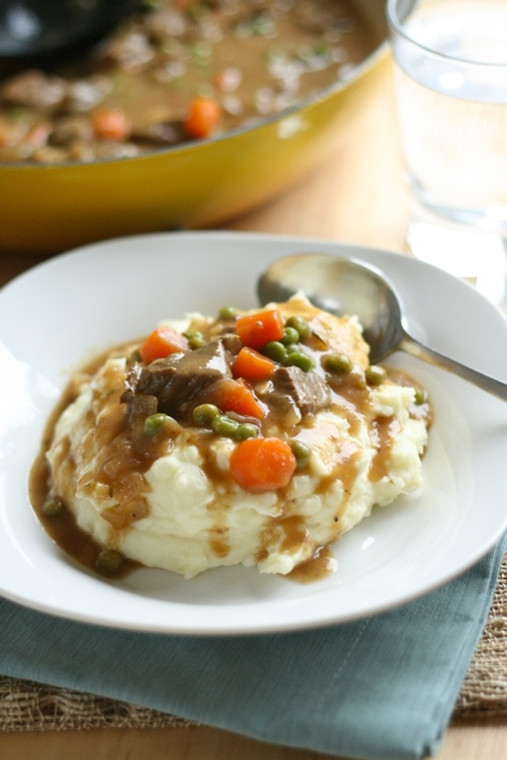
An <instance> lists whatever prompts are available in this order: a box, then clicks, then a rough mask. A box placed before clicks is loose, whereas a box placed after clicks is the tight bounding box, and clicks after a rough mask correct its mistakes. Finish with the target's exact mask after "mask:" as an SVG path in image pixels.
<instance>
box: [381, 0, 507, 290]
mask: <svg viewBox="0 0 507 760" xmlns="http://www.w3.org/2000/svg"><path fill="white" fill-rule="evenodd" d="M387 19H388V23H389V28H390V37H391V45H392V52H393V58H394V62H395V77H396V91H397V104H398V113H399V125H400V137H401V147H402V153H403V158H404V162H405V169H406V178H407V182H408V186H409V190H410V193H409V195H410V203H411V208H410V221H409V226H408V232H407V241H408V244H409V246H410V248H411V249H412V251H413V253H414V254H415V255H416V256H418V257H419V258H423V259H426V260H428V261H430V262H431V263H433V264H436V265H437V266H440V267H442V268H444V269H447V270H449V271H451V272H453V273H454V274H456V275H458V276H461V277H465V278H468V279H470V280H471V281H473V282H474V284H475V285H477V286H478V287H479V288H480V289H483V290H484V291H487V292H486V295H488V296H489V297H490V298H492V300H494V301H496V302H498V303H500V302H501V301H502V299H503V298H504V296H505V282H506V273H507V262H506V255H505V243H506V240H507V0H388V1H387Z"/></svg>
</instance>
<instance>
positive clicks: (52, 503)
mask: <svg viewBox="0 0 507 760" xmlns="http://www.w3.org/2000/svg"><path fill="white" fill-rule="evenodd" d="M64 509H65V504H64V503H63V501H62V499H60V497H59V496H48V498H47V499H46V501H45V502H44V504H43V505H42V514H44V515H46V517H59V516H60V515H61V514H63V511H64Z"/></svg>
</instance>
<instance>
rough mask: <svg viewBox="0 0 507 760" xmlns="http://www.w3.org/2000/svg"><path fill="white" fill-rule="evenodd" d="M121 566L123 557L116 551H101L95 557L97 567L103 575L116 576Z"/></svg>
mask: <svg viewBox="0 0 507 760" xmlns="http://www.w3.org/2000/svg"><path fill="white" fill-rule="evenodd" d="M122 565H123V557H122V555H121V554H120V552H117V551H116V549H103V550H102V551H101V552H100V554H99V556H98V557H97V567H98V569H99V570H100V572H101V573H104V574H105V575H117V574H118V573H119V572H120V570H121V567H122Z"/></svg>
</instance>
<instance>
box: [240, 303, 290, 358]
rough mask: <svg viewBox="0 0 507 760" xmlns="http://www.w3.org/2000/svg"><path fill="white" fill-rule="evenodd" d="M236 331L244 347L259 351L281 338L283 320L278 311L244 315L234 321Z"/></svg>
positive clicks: (268, 310)
mask: <svg viewBox="0 0 507 760" xmlns="http://www.w3.org/2000/svg"><path fill="white" fill-rule="evenodd" d="M236 331H237V333H238V335H239V337H240V338H241V342H242V343H243V345H244V346H249V347H250V348H257V349H260V348H262V347H263V346H265V345H266V343H269V341H271V340H280V338H283V318H282V315H281V314H280V312H279V311H278V309H267V310H266V311H258V312H256V313H255V314H245V315H244V316H242V317H238V319H237V320H236Z"/></svg>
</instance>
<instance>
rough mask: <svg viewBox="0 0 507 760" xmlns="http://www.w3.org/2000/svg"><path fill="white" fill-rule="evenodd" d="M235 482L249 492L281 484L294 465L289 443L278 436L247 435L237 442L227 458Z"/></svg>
mask: <svg viewBox="0 0 507 760" xmlns="http://www.w3.org/2000/svg"><path fill="white" fill-rule="evenodd" d="M229 466H230V472H231V475H232V477H233V479H234V480H235V481H236V483H237V484H238V485H239V486H241V488H243V489H244V490H245V491H249V492H250V493H263V492H265V491H274V490H276V489H277V488H284V487H285V486H286V485H288V484H289V482H290V479H291V478H292V475H293V474H294V471H295V469H296V457H295V456H294V454H293V452H292V449H291V447H290V446H289V444H288V443H285V441H282V440H280V439H279V438H248V439H247V440H245V441H242V442H241V443H239V444H238V445H237V446H236V448H235V449H234V451H233V452H232V454H231V457H230V460H229Z"/></svg>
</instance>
